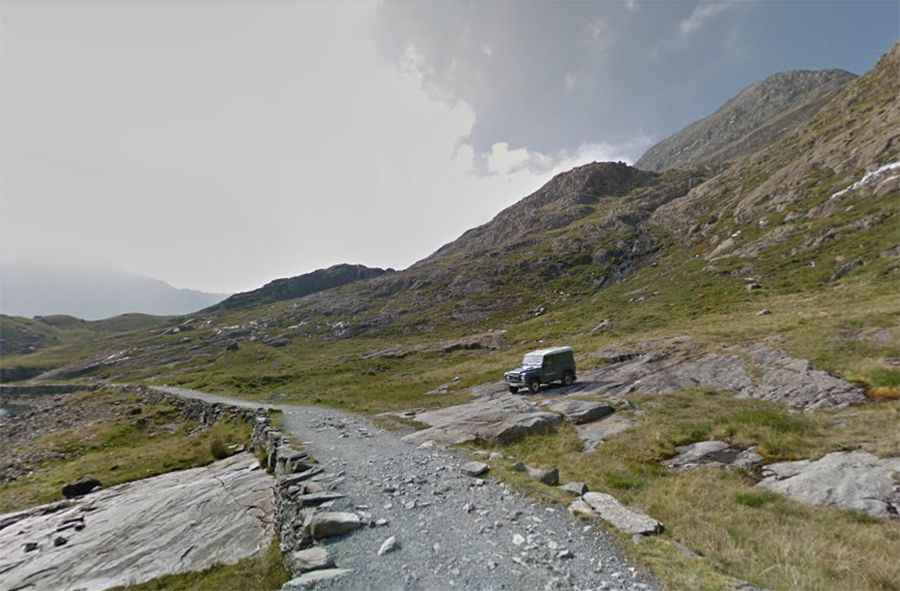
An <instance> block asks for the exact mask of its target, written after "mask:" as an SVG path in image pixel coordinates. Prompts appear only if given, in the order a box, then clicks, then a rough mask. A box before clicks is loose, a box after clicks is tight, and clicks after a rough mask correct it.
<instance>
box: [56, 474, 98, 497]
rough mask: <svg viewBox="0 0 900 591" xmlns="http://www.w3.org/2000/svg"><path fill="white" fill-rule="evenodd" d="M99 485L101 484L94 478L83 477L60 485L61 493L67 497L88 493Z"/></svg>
mask: <svg viewBox="0 0 900 591" xmlns="http://www.w3.org/2000/svg"><path fill="white" fill-rule="evenodd" d="M101 486H102V484H101V483H100V481H99V480H97V479H96V478H84V479H82V480H79V481H78V482H73V483H72V484H67V485H65V486H64V487H62V495H63V496H64V497H65V498H67V499H74V498H75V497H81V496H84V495H86V494H90V493H92V492H93V491H95V490H96V489H98V488H100V487H101Z"/></svg>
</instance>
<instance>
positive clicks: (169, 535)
mask: <svg viewBox="0 0 900 591" xmlns="http://www.w3.org/2000/svg"><path fill="white" fill-rule="evenodd" d="M273 484H274V479H273V478H272V477H271V476H270V475H269V474H267V473H266V472H265V471H264V470H260V469H259V461H258V460H257V459H256V458H255V457H254V456H253V455H252V454H250V453H247V452H242V453H239V454H236V455H233V456H231V457H230V458H228V459H225V460H220V461H217V462H213V463H212V464H209V465H208V466H204V467H201V468H191V469H188V470H178V471H175V472H169V473H167V474H162V475H159V476H154V477H151V478H145V479H143V480H136V481H133V482H128V483H125V484H120V485H116V486H111V487H108V488H105V489H102V490H99V491H96V492H94V493H92V494H90V495H88V496H82V497H77V498H75V499H71V500H67V501H62V502H58V503H53V504H51V505H43V506H38V507H32V508H30V509H27V510H25V511H20V512H18V513H15V514H12V515H0V524H10V525H11V524H13V523H14V524H15V527H11V526H7V527H0V556H3V557H12V556H16V557H17V558H16V561H15V562H14V563H9V562H7V563H6V564H5V566H4V567H3V568H0V570H3V573H2V575H0V588H3V589H19V588H31V589H77V588H86V589H100V588H103V589H106V588H109V587H118V586H127V585H132V584H139V583H144V582H146V581H149V580H151V579H156V578H159V577H162V576H165V575H171V574H178V573H183V572H189V571H202V570H205V569H208V568H211V567H213V566H215V565H217V564H233V563H236V562H238V561H240V560H243V559H244V558H248V557H250V556H253V555H255V554H257V553H258V552H259V549H260V548H265V547H268V545H269V543H270V541H271V540H272V536H273V534H274V529H273V514H274V507H273V503H274V495H273ZM82 523H84V524H86V527H84V528H83V529H79V527H80V525H81V524H82ZM63 530H65V532H66V533H65V534H64V535H65V537H66V538H67V539H68V543H67V544H65V545H63V546H58V547H53V548H50V549H49V550H50V551H40V552H34V551H32V552H29V553H22V552H21V550H22V542H23V536H21V535H19V532H20V531H28V537H27V538H25V539H32V540H47V543H48V545H49V544H50V543H52V542H51V540H53V539H54V538H56V537H58V536H59V532H60V531H63ZM110 540H115V543H110ZM44 547H45V548H46V546H44ZM135 549H139V550H140V551H135ZM61 565H63V566H64V568H60V567H61Z"/></svg>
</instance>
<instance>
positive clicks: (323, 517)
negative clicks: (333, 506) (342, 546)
mask: <svg viewBox="0 0 900 591" xmlns="http://www.w3.org/2000/svg"><path fill="white" fill-rule="evenodd" d="M362 526H363V522H362V520H361V519H360V518H359V515H357V514H355V513H346V512H340V511H333V512H325V513H318V514H316V515H313V516H312V517H311V518H310V519H309V523H308V528H309V535H311V536H312V537H313V539H316V540H321V539H322V538H330V537H332V536H341V535H344V534H348V533H350V532H352V531H353V530H355V529H358V528H360V527H362Z"/></svg>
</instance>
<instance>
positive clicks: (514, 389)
mask: <svg viewBox="0 0 900 591" xmlns="http://www.w3.org/2000/svg"><path fill="white" fill-rule="evenodd" d="M509 391H510V393H511V394H518V392H519V389H518V388H517V387H516V386H510V387H509Z"/></svg>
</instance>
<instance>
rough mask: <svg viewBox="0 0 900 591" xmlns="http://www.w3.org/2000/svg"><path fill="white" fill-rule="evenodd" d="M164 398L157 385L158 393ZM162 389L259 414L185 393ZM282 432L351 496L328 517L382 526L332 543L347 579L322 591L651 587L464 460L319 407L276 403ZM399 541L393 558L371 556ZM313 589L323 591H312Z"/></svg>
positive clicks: (590, 538)
mask: <svg viewBox="0 0 900 591" xmlns="http://www.w3.org/2000/svg"><path fill="white" fill-rule="evenodd" d="M161 389H162V388H161ZM164 390H165V391H167V392H170V393H174V394H178V395H182V396H188V397H195V398H202V399H204V400H208V401H214V402H228V403H232V404H239V405H243V406H249V407H256V406H259V404H256V403H252V402H247V401H241V400H234V399H229V398H223V397H219V396H213V395H209V394H204V393H201V392H197V391H193V390H185V389H180V388H165V389H164ZM271 407H272V408H277V409H280V410H282V411H283V412H284V413H285V414H284V418H285V420H284V429H285V430H286V431H288V432H290V433H291V434H292V435H294V436H295V437H297V438H298V439H299V440H301V441H303V442H304V445H305V447H306V448H307V449H308V450H309V451H310V453H311V454H312V455H313V457H315V458H316V459H317V460H318V461H319V462H320V463H321V464H322V466H323V467H324V468H325V469H326V470H327V471H328V473H329V474H330V475H333V478H335V479H336V480H337V481H338V485H337V487H336V490H337V491H338V492H341V493H343V494H345V495H347V497H346V498H344V499H340V500H338V501H336V502H335V504H334V506H333V507H332V508H331V510H335V511H345V510H346V511H354V512H357V513H367V514H369V515H371V518H372V519H374V520H378V519H386V520H387V524H386V525H382V526H376V527H372V528H364V529H361V530H357V531H356V532H354V533H352V534H351V535H349V536H345V537H342V538H340V539H334V540H330V541H329V543H328V545H329V547H330V549H331V550H332V551H333V552H334V555H335V562H336V565H337V566H338V567H339V568H349V569H352V570H353V571H354V572H353V574H352V575H351V576H349V577H345V578H342V579H338V580H335V581H332V582H330V585H329V584H326V585H321V587H327V588H328V589H360V590H363V589H366V590H371V589H423V590H425V589H427V590H431V589H473V590H475V589H478V590H494V589H509V590H519V589H537V590H540V589H573V590H582V591H585V590H599V589H603V590H622V591H624V590H629V591H631V590H650V589H657V588H658V585H657V584H656V583H655V582H654V581H653V580H652V579H651V578H650V577H649V576H648V575H647V574H646V573H644V572H643V571H642V570H641V569H638V568H636V567H635V566H634V565H632V564H630V563H629V562H628V561H626V560H625V559H624V557H623V556H622V553H621V552H620V551H619V550H618V549H617V548H616V546H615V545H614V544H613V541H612V539H611V537H610V536H608V535H607V534H606V533H605V532H604V531H603V530H602V528H601V527H600V526H599V525H596V524H594V525H589V524H587V523H585V522H581V521H578V520H577V519H575V518H574V517H572V516H571V515H569V514H568V512H567V511H566V510H565V509H564V508H562V507H559V506H548V505H542V504H538V503H535V502H533V501H531V500H529V499H528V498H527V497H525V496H523V495H521V494H518V493H516V492H514V491H512V490H510V489H509V488H508V487H507V486H506V485H504V484H502V483H500V482H498V481H495V480H493V479H491V477H490V475H489V474H488V475H487V476H486V477H485V479H484V480H481V479H476V478H472V477H469V476H465V475H463V474H461V473H460V471H459V467H460V465H461V464H463V463H464V462H465V461H467V460H468V458H466V457H465V456H464V455H463V454H462V453H461V452H458V451H455V450H444V449H439V448H432V449H422V448H418V447H414V446H412V445H409V444H407V443H404V442H402V441H401V440H400V438H399V437H398V436H397V435H396V434H394V433H391V432H389V431H384V430H382V429H379V428H377V427H374V426H373V425H372V424H371V423H370V422H369V421H368V420H366V419H365V418H363V417H359V416H354V415H348V414H345V413H341V412H339V411H336V410H330V409H324V408H318V407H299V406H284V405H271ZM390 536H396V539H397V542H399V549H397V550H395V551H393V552H390V553H388V554H385V555H383V556H378V549H379V548H380V547H381V545H382V543H383V542H384V541H385V540H386V539H387V538H388V537H390ZM317 588H319V587H317Z"/></svg>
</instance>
